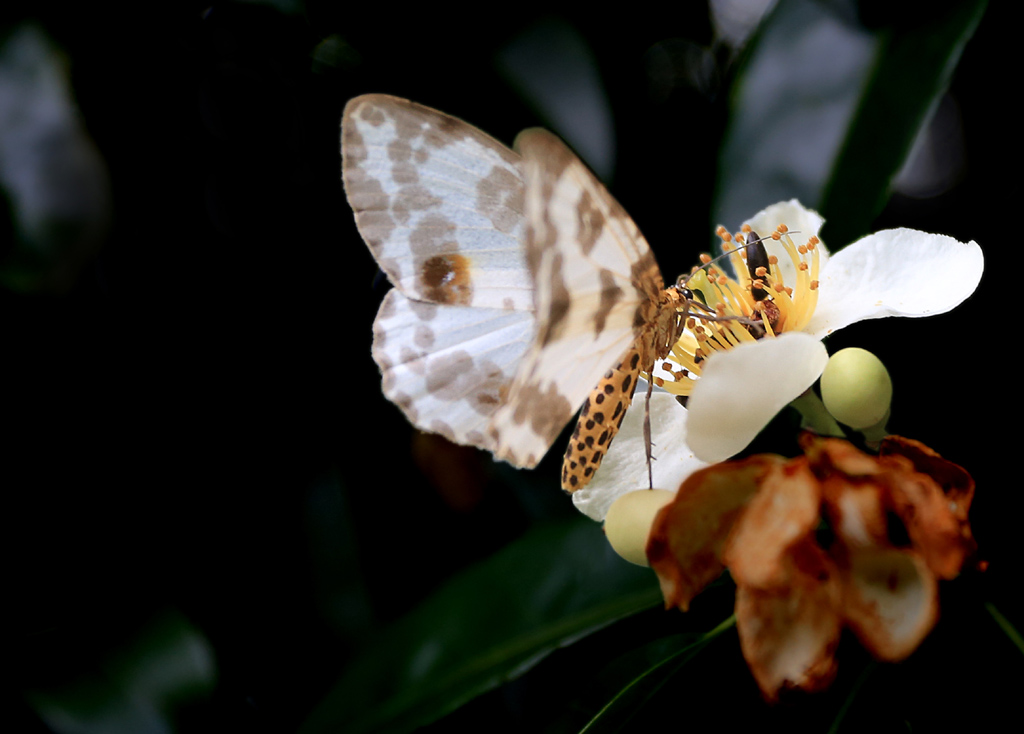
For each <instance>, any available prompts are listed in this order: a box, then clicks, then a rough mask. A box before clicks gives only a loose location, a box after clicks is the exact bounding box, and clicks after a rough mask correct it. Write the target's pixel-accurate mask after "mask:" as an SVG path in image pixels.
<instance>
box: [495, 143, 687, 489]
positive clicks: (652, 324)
mask: <svg viewBox="0 0 1024 734" xmlns="http://www.w3.org/2000/svg"><path fill="white" fill-rule="evenodd" d="M516 150H517V152H519V153H520V154H521V155H522V157H523V172H524V176H525V180H526V207H525V212H526V220H527V228H526V254H527V263H528V265H529V269H530V274H531V275H532V277H533V283H534V287H535V300H536V306H537V313H536V315H537V331H536V336H535V338H534V341H533V344H532V345H531V347H530V351H529V352H528V354H527V355H526V357H525V359H524V361H523V363H522V364H521V365H520V367H519V370H518V372H517V374H516V378H515V381H514V383H513V385H512V389H511V392H510V394H509V400H508V401H507V403H506V404H505V405H503V406H502V407H501V408H499V409H498V410H497V411H496V412H495V413H494V415H493V416H492V417H491V420H490V424H489V425H490V433H491V435H492V436H493V437H494V439H495V446H496V447H495V453H496V455H497V456H499V457H501V458H505V459H508V460H510V461H512V462H513V463H516V464H521V465H524V466H532V465H534V464H535V463H536V462H537V461H539V460H540V458H541V457H542V456H543V455H544V454H545V453H546V452H547V450H548V448H549V447H550V446H551V444H552V443H553V442H554V440H555V438H556V437H557V436H558V434H559V432H560V431H561V429H562V428H563V427H564V426H565V424H566V423H567V422H568V421H569V419H570V418H571V417H572V415H573V413H574V412H575V411H576V409H577V408H579V406H580V404H581V403H583V402H584V399H585V398H586V397H587V394H588V393H589V392H590V391H591V390H592V389H593V388H594V386H595V385H596V384H597V383H598V382H599V381H600V380H601V378H602V376H603V375H605V374H606V373H607V372H608V370H609V369H610V368H613V367H618V366H619V365H620V364H621V362H622V359H623V357H624V355H625V354H626V353H627V350H630V349H631V348H632V347H634V346H635V347H636V349H637V354H638V356H639V361H638V363H637V364H638V366H640V367H644V368H649V367H650V366H652V365H653V361H654V358H655V354H654V351H655V350H654V349H653V346H652V345H653V344H655V343H656V342H657V341H658V339H659V338H660V337H659V336H658V332H660V331H663V330H664V329H663V328H662V326H660V325H661V324H666V323H669V321H671V322H673V323H674V319H675V316H674V314H675V311H674V308H672V307H671V306H667V305H666V303H665V302H666V299H667V298H668V296H667V294H668V291H665V290H663V281H662V278H661V273H660V271H659V269H658V265H657V263H656V262H655V260H654V255H653V253H652V252H651V250H650V247H648V245H647V242H646V240H644V238H643V235H641V234H640V231H639V229H638V228H637V226H636V224H635V223H634V222H633V220H632V219H631V218H630V217H629V215H628V214H626V212H625V210H623V208H622V207H621V206H620V205H619V204H618V202H616V201H615V199H613V198H612V196H611V195H610V194H609V193H608V191H607V190H606V189H605V188H604V186H603V185H601V183H600V182H599V181H598V180H597V179H596V178H595V177H594V175H593V174H592V173H591V172H590V171H589V170H588V169H587V167H586V166H585V165H584V164H583V163H582V162H581V161H580V160H579V159H578V158H577V157H576V156H575V155H574V154H573V153H572V152H571V151H570V150H569V149H568V148H567V147H566V146H565V144H564V143H562V142H561V141H560V140H559V139H558V138H557V137H555V136H554V135H552V134H551V133H548V132H546V131H544V130H527V131H525V132H523V133H521V134H520V136H519V138H517V140H516ZM662 337H663V335H662ZM634 380H635V377H634ZM613 392H615V396H614V400H613V402H615V403H618V402H619V399H620V398H621V395H620V394H619V393H620V392H621V391H616V389H615V388H613ZM627 392H628V394H629V395H631V394H632V390H631V389H627ZM627 397H628V396H627ZM625 407H628V399H627V401H626V404H625V406H623V410H624V408H625ZM595 410H597V411H598V412H602V411H600V409H599V408H595V406H594V405H593V403H592V404H591V405H590V411H589V414H588V415H587V416H584V417H583V420H584V422H586V421H590V420H595V415H594V412H595ZM601 418H602V420H606V421H607V420H610V416H605V415H602V416H601ZM599 435H600V433H599V434H598V436H599ZM605 449H607V442H606V443H605V445H604V447H603V449H599V448H595V447H594V446H592V445H591V446H587V445H585V446H584V452H583V456H584V458H585V459H586V460H587V461H588V463H589V464H590V465H592V466H596V463H599V462H600V458H601V456H603V451H604V450H605ZM582 484H585V482H583V483H581V484H580V486H582Z"/></svg>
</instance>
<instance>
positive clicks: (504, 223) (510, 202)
mask: <svg viewBox="0 0 1024 734" xmlns="http://www.w3.org/2000/svg"><path fill="white" fill-rule="evenodd" d="M523 195H524V194H523V182H522V179H520V178H519V177H518V176H516V175H515V174H513V173H512V172H511V171H509V170H508V169H507V168H501V167H499V166H494V167H493V168H492V169H491V172H490V173H488V174H487V176H485V177H484V178H482V179H480V180H479V181H478V182H477V185H476V207H477V210H478V211H479V212H480V213H481V214H484V215H486V216H487V217H488V218H489V219H490V220H491V224H493V225H494V228H495V229H497V230H498V231H499V232H504V233H506V234H507V233H509V232H511V231H512V230H513V229H515V227H516V225H517V224H518V223H519V222H520V221H521V220H522V217H523V205H524V202H523Z"/></svg>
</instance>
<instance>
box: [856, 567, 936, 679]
mask: <svg viewBox="0 0 1024 734" xmlns="http://www.w3.org/2000/svg"><path fill="white" fill-rule="evenodd" d="M844 578H845V583H844V584H843V592H844V593H843V616H844V618H845V620H846V623H847V624H849V625H850V627H851V628H852V629H853V631H854V632H856V633H857V636H858V637H859V638H860V640H861V642H862V643H863V644H864V646H865V647H866V648H868V650H870V651H871V653H872V654H873V655H875V657H877V658H880V659H882V660H902V659H903V658H905V657H906V656H907V655H909V654H910V653H912V652H913V651H914V650H915V649H916V648H917V646H918V645H919V644H921V641H922V640H923V639H924V638H925V636H926V635H927V634H928V633H929V632H930V631H931V629H932V627H933V626H935V622H936V620H937V619H938V613H939V597H938V582H937V581H936V579H935V577H934V575H932V573H931V572H930V571H929V570H928V566H927V564H926V563H925V562H924V560H923V559H922V558H921V557H920V556H918V555H917V554H916V553H910V552H906V551H898V550H893V549H875V550H863V549H862V550H857V551H852V552H851V554H850V566H849V568H848V569H846V571H845V573H844Z"/></svg>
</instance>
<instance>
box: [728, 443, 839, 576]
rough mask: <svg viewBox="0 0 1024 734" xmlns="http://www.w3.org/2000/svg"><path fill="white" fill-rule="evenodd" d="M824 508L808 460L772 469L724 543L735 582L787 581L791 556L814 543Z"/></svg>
mask: <svg viewBox="0 0 1024 734" xmlns="http://www.w3.org/2000/svg"><path fill="white" fill-rule="evenodd" d="M820 506H821V487H820V485H819V483H818V480H817V479H815V478H814V475H813V474H811V471H810V469H809V468H808V465H807V460H806V459H805V458H804V457H802V456H801V457H798V458H796V459H793V460H792V461H788V462H786V463H785V464H778V465H776V466H774V467H772V468H771V469H770V470H769V471H768V472H767V473H766V474H765V475H764V477H763V479H762V480H761V490H760V491H759V492H758V493H757V495H756V496H755V497H754V498H753V499H752V500H751V501H750V504H748V505H747V509H746V510H744V512H743V514H742V516H741V517H740V518H739V520H738V521H737V522H736V526H735V527H734V528H733V532H732V535H731V536H730V537H729V540H728V542H727V544H726V548H725V554H724V561H725V565H726V566H728V567H729V572H730V573H731V574H732V577H733V578H734V579H735V580H736V583H737V584H738V585H743V586H750V587H755V588H758V589H769V588H772V587H775V586H779V585H784V584H787V583H789V578H788V573H787V559H788V556H789V554H790V552H791V550H792V548H793V546H795V545H796V544H797V543H799V542H802V541H804V540H805V539H807V538H808V537H811V538H812V539H813V535H814V531H815V529H816V528H817V526H818V522H819V519H820Z"/></svg>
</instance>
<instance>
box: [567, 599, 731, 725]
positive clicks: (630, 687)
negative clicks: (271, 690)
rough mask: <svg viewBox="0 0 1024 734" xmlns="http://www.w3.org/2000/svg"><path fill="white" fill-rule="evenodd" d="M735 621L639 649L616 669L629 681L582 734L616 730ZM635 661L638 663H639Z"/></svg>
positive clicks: (729, 620)
mask: <svg viewBox="0 0 1024 734" xmlns="http://www.w3.org/2000/svg"><path fill="white" fill-rule="evenodd" d="M735 624H736V620H735V617H730V618H729V619H727V620H726V621H725V622H722V624H720V625H718V626H717V627H715V628H714V629H713V630H711V631H710V632H707V633H705V634H690V635H675V636H673V637H672V638H670V639H669V640H658V641H656V642H653V643H651V644H649V645H646V646H645V647H643V648H641V650H638V651H637V653H638V654H639V655H638V657H636V658H634V661H633V662H632V664H630V662H624V663H621V664H620V665H618V666H617V672H619V673H620V674H621V673H625V672H627V671H628V672H629V673H630V674H631V675H632V680H629V681H628V682H627V683H626V685H624V686H622V688H621V689H620V690H619V691H617V692H616V693H615V695H614V696H612V697H611V698H610V699H609V700H608V703H606V704H605V705H604V707H603V708H602V709H601V711H600V712H599V713H598V714H597V715H596V716H595V717H594V718H593V719H591V720H590V723H588V724H587V725H586V726H585V727H583V729H581V730H580V731H581V734H583V732H586V734H599V733H600V732H618V731H621V730H623V727H625V726H626V724H627V723H628V722H629V720H630V719H631V718H632V717H633V716H634V715H635V714H636V712H637V711H638V710H639V709H640V708H642V707H643V706H644V705H645V704H646V703H647V702H648V701H650V699H651V698H653V697H654V696H655V695H656V694H657V693H658V691H660V690H661V688H662V687H663V686H664V685H665V684H666V683H667V682H668V681H669V680H670V679H671V678H672V677H673V676H675V675H677V674H678V673H679V672H680V671H681V670H682V669H683V668H684V667H686V665H687V664H688V663H689V662H690V661H692V660H693V659H694V658H695V657H696V656H697V654H698V653H700V651H701V650H703V649H704V648H705V647H706V646H707V644H708V643H709V642H711V640H713V639H715V638H716V637H717V636H718V635H720V634H721V633H722V632H724V631H725V630H727V629H731V628H732V627H733V626H734V625H735ZM637 663H640V665H638V664H637Z"/></svg>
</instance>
